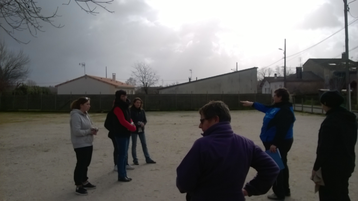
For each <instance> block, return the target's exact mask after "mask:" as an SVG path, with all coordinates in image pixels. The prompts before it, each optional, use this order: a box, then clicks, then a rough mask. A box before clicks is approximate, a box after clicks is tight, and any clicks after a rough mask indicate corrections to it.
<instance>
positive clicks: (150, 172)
mask: <svg viewBox="0 0 358 201" xmlns="http://www.w3.org/2000/svg"><path fill="white" fill-rule="evenodd" d="M90 115H91V118H92V120H93V122H94V123H95V125H96V126H98V127H99V128H100V131H99V133H98V135H97V136H96V137H95V141H94V152H93V157H92V162H91V165H90V167H89V173H88V175H89V180H90V181H91V182H92V183H94V184H96V185H97V189H94V190H89V195H87V196H78V195H76V194H75V193H74V191H75V186H74V182H73V171H74V167H75V152H74V150H73V148H72V144H71V141H70V133H69V114H53V113H42V114H39V113H0V132H1V134H0V161H1V166H0V183H1V185H0V200H4V201H5V200H46V201H47V200H51V201H52V200H55V201H56V200H59V201H63V200H120V201H146V200H153V201H157V200H161V201H183V200H185V195H184V194H180V193H179V191H178V190H177V188H176V186H175V178H176V167H177V166H178V164H179V163H180V161H181V160H182V158H183V157H184V156H185V154H186V153H187V152H188V150H189V149H190V147H191V146H192V144H193V142H194V141H195V139H197V138H200V137H201V135H200V133H201V130H200V129H199V128H198V123H199V114H198V113H197V112H194V111H193V112H147V119H148V124H147V127H146V137H147V144H148V149H149V153H150V155H151V157H152V158H153V159H154V160H155V161H157V164H150V165H147V164H145V160H144V156H143V152H142V150H141V147H140V142H139V141H138V145H137V154H138V157H139V164H140V165H139V166H135V167H136V169H135V170H128V176H129V177H131V178H133V181H131V182H129V183H120V182H117V173H116V172H114V171H113V158H112V157H113V155H112V153H113V147H112V142H111V140H110V139H109V138H108V137H107V131H106V129H105V128H104V127H103V122H104V118H105V114H90ZM231 115H232V127H233V130H234V131H235V132H236V133H238V134H241V135H243V136H246V137H248V138H250V139H252V140H254V141H255V142H256V143H257V144H258V145H260V146H261V147H262V148H263V146H262V145H261V142H260V140H259V133H260V128H261V124H262V118H263V115H264V114H263V113H260V112H258V111H253V110H252V111H247V110H245V111H232V112H231ZM296 119H297V120H296V123H295V126H294V137H295V141H294V144H293V147H292V149H291V151H290V152H289V156H288V160H289V167H290V185H291V194H292V196H291V197H289V198H287V199H286V200H287V201H298V200H302V201H311V200H312V201H313V200H318V194H315V193H314V184H313V182H312V181H311V180H310V179H309V178H310V174H311V170H312V166H313V162H314V159H315V149H316V143H317V133H318V129H319V126H320V124H321V122H322V120H323V119H324V116H322V115H310V114H303V113H296ZM356 153H358V148H357V146H356ZM129 161H130V162H131V161H132V157H131V155H129ZM356 163H358V162H357V160H356ZM357 172H358V169H357V168H356V171H355V172H354V173H353V175H352V177H351V179H350V187H349V189H350V197H351V200H358V173H357ZM254 175H255V171H254V170H253V169H252V170H250V172H249V175H248V177H247V180H248V179H251V178H252V177H253V176H254ZM271 193H272V191H271V190H270V191H269V192H268V194H271ZM247 200H248V201H250V200H252V201H263V200H265V201H266V200H268V199H267V198H266V195H263V196H257V197H249V198H247Z"/></svg>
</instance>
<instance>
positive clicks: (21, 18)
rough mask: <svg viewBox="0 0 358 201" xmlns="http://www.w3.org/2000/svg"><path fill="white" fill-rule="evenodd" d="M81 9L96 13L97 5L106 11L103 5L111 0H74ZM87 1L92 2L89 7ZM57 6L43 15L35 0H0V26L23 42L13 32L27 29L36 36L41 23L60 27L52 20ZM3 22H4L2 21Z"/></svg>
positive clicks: (55, 15) (15, 38) (68, 0)
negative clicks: (51, 11)
mask: <svg viewBox="0 0 358 201" xmlns="http://www.w3.org/2000/svg"><path fill="white" fill-rule="evenodd" d="M74 1H75V2H76V3H77V5H78V6H80V8H81V9H82V10H84V11H85V12H87V13H90V14H97V12H96V11H95V9H96V6H99V7H101V8H103V9H105V10H107V11H108V12H113V11H110V10H108V9H107V8H106V7H105V6H104V5H105V4H109V3H111V2H112V1H113V0H103V1H99V0H74ZM70 3H71V0H67V3H64V5H69V4H70ZM89 3H91V4H94V5H95V6H94V7H91V6H90V5H89ZM57 11H58V7H57V8H56V10H54V12H53V14H51V15H43V14H42V13H43V12H42V9H41V7H40V6H38V5H37V3H36V1H35V0H1V1H0V28H1V29H3V30H4V31H5V33H7V34H8V35H9V36H10V37H12V38H13V39H14V40H16V41H17V42H19V43H28V42H23V41H21V40H20V39H18V38H17V37H15V32H18V31H24V30H28V31H29V33H30V34H31V35H32V36H34V37H35V36H36V35H37V32H38V31H41V32H42V31H43V30H42V29H41V28H42V25H41V24H42V23H45V24H46V23H47V24H51V25H52V26H54V27H57V28H61V27H63V26H62V25H56V24H54V22H53V20H54V19H55V18H57V17H59V16H58V15H57ZM2 22H4V23H2Z"/></svg>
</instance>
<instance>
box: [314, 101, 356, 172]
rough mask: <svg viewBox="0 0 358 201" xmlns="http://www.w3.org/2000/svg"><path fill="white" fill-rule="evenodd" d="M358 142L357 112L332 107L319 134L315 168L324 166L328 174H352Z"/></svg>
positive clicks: (323, 168) (323, 169) (324, 170)
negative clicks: (357, 143) (355, 148)
mask: <svg viewBox="0 0 358 201" xmlns="http://www.w3.org/2000/svg"><path fill="white" fill-rule="evenodd" d="M356 142H357V120H356V116H355V114H353V113H352V112H350V111H348V110H346V109H345V108H343V107H335V108H331V109H330V110H328V111H327V113H326V118H325V119H324V121H323V122H322V124H321V127H320V129H319V134H318V146H317V151H316V154H317V157H316V161H315V163H314V167H313V169H314V170H315V171H317V170H318V169H319V168H322V174H323V179H324V178H325V177H327V175H329V176H331V175H332V174H333V175H337V174H344V173H347V174H349V175H350V174H351V173H352V172H353V171H354V167H355V151H354V147H355V144H356Z"/></svg>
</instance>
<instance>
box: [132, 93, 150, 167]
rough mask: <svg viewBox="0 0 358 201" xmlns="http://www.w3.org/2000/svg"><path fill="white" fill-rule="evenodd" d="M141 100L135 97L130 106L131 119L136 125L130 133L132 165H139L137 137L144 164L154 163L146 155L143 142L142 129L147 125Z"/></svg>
mask: <svg viewBox="0 0 358 201" xmlns="http://www.w3.org/2000/svg"><path fill="white" fill-rule="evenodd" d="M142 106H143V101H142V99H140V98H138V97H136V98H135V99H134V100H133V102H132V106H131V117H132V120H133V122H134V125H136V128H137V129H136V131H135V132H133V133H132V157H133V163H134V165H139V163H138V158H137V150H136V148H137V136H139V139H140V143H141V144H142V150H143V153H144V156H145V161H146V163H156V162H155V161H154V160H152V159H151V158H150V156H149V153H148V148H147V143H146V140H145V134H144V127H145V125H146V124H147V117H146V116H145V111H144V109H143V107H142Z"/></svg>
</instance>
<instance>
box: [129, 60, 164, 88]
mask: <svg viewBox="0 0 358 201" xmlns="http://www.w3.org/2000/svg"><path fill="white" fill-rule="evenodd" d="M133 68H134V71H132V77H134V78H135V79H136V80H137V81H138V82H139V83H140V87H141V88H142V89H143V91H144V92H145V93H146V94H148V88H149V87H151V86H153V85H155V84H156V83H157V82H158V80H159V76H158V75H157V74H156V72H155V71H154V70H153V69H152V68H151V67H150V66H149V64H147V63H145V62H137V63H135V64H134V66H133Z"/></svg>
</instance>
